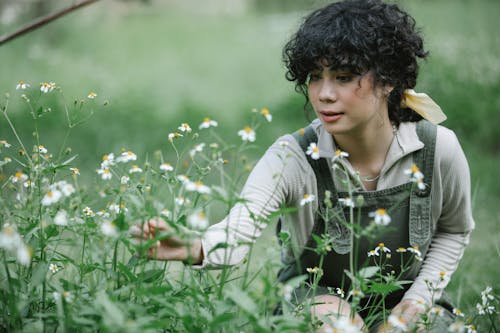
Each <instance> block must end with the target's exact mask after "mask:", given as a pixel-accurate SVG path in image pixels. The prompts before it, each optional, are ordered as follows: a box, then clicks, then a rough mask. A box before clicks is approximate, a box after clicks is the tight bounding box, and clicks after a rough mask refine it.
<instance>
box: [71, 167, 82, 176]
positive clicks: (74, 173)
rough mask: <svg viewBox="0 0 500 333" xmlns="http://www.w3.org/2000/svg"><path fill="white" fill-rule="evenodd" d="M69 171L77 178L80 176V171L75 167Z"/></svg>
mask: <svg viewBox="0 0 500 333" xmlns="http://www.w3.org/2000/svg"><path fill="white" fill-rule="evenodd" d="M69 171H71V174H72V175H74V176H79V175H80V169H78V168H77V167H74V168H69Z"/></svg>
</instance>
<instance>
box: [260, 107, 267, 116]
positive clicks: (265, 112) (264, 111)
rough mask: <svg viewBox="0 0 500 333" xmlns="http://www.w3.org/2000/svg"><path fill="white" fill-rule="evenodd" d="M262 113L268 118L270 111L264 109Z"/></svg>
mask: <svg viewBox="0 0 500 333" xmlns="http://www.w3.org/2000/svg"><path fill="white" fill-rule="evenodd" d="M260 113H261V114H263V115H264V116H267V115H269V110H268V109H266V108H264V109H262V110H260Z"/></svg>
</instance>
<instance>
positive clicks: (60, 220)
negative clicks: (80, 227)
mask: <svg viewBox="0 0 500 333" xmlns="http://www.w3.org/2000/svg"><path fill="white" fill-rule="evenodd" d="M54 224H55V225H60V226H66V225H68V213H67V212H66V211H65V210H64V209H61V210H59V211H58V212H57V214H56V216H55V217H54Z"/></svg>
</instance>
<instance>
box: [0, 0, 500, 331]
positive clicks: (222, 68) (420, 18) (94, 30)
mask: <svg viewBox="0 0 500 333" xmlns="http://www.w3.org/2000/svg"><path fill="white" fill-rule="evenodd" d="M399 3H401V4H402V5H403V6H404V7H405V8H407V9H408V10H409V11H410V13H412V14H413V15H414V17H415V18H416V20H417V23H418V25H419V26H420V27H421V28H422V31H423V33H424V36H425V39H426V45H427V48H428V49H429V51H430V57H429V60H428V61H426V62H425V63H422V67H421V75H420V80H419V83H418V85H417V89H416V90H418V91H423V92H427V93H428V94H429V95H431V96H432V97H433V98H434V99H435V100H436V101H437V102H438V103H439V104H440V105H441V107H442V108H443V110H444V111H445V112H446V113H447V115H448V120H447V121H446V122H445V123H444V125H445V126H447V127H449V128H451V129H453V130H454V131H455V132H456V133H457V135H458V137H459V139H460V142H461V144H462V146H463V148H464V151H465V153H466V156H467V157H468V160H469V163H470V169H471V177H472V187H473V188H472V190H473V209H474V217H475V220H476V230H475V232H474V233H473V235H472V238H471V242H470V245H469V247H468V248H467V250H466V252H465V255H464V257H463V259H462V261H461V263H460V266H459V268H458V270H457V272H456V274H455V275H454V277H453V279H452V281H451V284H450V287H449V288H448V289H449V290H450V294H451V295H452V296H453V298H454V299H455V300H456V301H457V306H459V307H460V308H461V309H463V310H464V311H466V310H471V311H472V309H473V308H474V307H475V304H476V303H477V302H478V301H479V300H480V296H479V294H480V292H481V290H483V289H484V288H485V286H488V285H489V286H492V287H493V288H494V289H495V290H496V291H497V293H498V292H499V291H500V279H499V276H500V211H499V210H498V208H497V207H498V206H497V205H498V201H499V200H500V178H499V177H498V175H497V174H496V172H497V170H498V165H500V155H499V153H500V146H499V145H498V142H499V139H498V138H499V137H500V127H499V126H498V124H499V123H500V112H499V109H500V94H499V92H500V57H499V55H500V38H499V36H498V33H497V32H498V31H499V30H500V23H498V18H497V16H498V13H499V12H500V2H498V1H493V0H492V1H487V0H478V1H472V0H468V1H467V0H457V1H453V0H439V1H430V0H426V1H423V0H421V1H417V0H414V1H402V0H401V1H399ZM278 7H279V6H278ZM221 8H222V7H221ZM265 9H266V6H261V7H259V6H251V5H249V7H248V8H246V9H244V10H243V9H242V10H237V9H234V10H233V11H225V10H222V9H220V10H210V7H209V6H205V5H200V6H197V5H196V4H195V2H194V1H191V2H189V1H188V2H185V3H183V2H171V3H169V4H164V3H162V4H160V3H156V2H153V4H151V5H147V4H140V3H136V2H107V1H102V2H99V3H97V4H95V5H92V6H90V7H89V8H85V9H83V10H80V11H77V12H75V13H73V14H71V15H69V16H67V17H64V18H62V19H61V20H59V21H56V22H54V23H52V24H50V25H48V26H46V27H44V28H42V29H40V30H37V31H35V32H32V33H30V34H28V35H26V36H23V37H21V38H18V39H16V40H15V41H13V42H10V43H8V44H5V45H3V46H1V47H0V64H1V65H0V68H1V71H0V77H1V80H0V93H2V94H1V96H2V97H1V98H2V99H3V96H4V93H9V95H10V98H9V115H10V117H11V119H12V121H13V123H14V125H15V127H16V129H17V130H18V132H19V134H20V136H22V137H23V140H25V144H27V146H28V147H30V146H32V145H33V144H34V143H35V138H34V137H33V135H32V133H33V132H34V127H33V126H34V124H33V122H32V121H31V120H30V115H29V112H28V110H27V108H26V107H25V106H24V104H23V101H22V99H21V98H20V95H21V92H20V91H16V90H15V86H16V84H17V82H18V81H20V80H23V81H26V82H29V83H31V85H32V86H33V87H37V86H38V84H39V83H40V82H44V81H47V82H52V81H53V82H55V83H56V84H57V85H60V86H61V87H62V90H63V95H64V99H65V101H66V104H67V105H68V106H69V107H70V109H72V108H73V107H74V105H77V106H78V105H79V103H80V100H84V101H85V108H84V111H83V112H87V113H90V112H91V111H90V109H92V108H94V109H95V114H94V115H93V116H92V117H91V118H90V120H89V121H87V122H85V123H83V124H82V125H80V126H78V127H76V128H74V129H73V130H72V132H71V133H70V136H69V139H68V141H67V144H68V146H69V147H71V149H72V152H73V153H76V154H78V157H77V159H76V160H75V162H74V163H75V164H76V165H77V166H78V167H79V168H80V170H81V173H82V177H81V182H82V185H83V186H84V187H88V188H92V187H93V186H95V184H96V182H98V179H97V176H96V174H95V169H97V168H98V167H99V164H100V162H101V157H102V155H104V154H107V153H109V152H117V151H119V150H120V149H122V148H124V149H126V150H132V151H134V152H135V153H136V154H137V155H138V157H139V158H140V159H141V160H145V159H147V158H151V157H152V156H153V155H154V152H155V151H158V150H160V151H161V152H162V153H163V155H164V156H165V157H166V158H167V159H168V158H169V157H171V156H173V151H172V149H171V148H170V145H169V144H168V140H167V135H168V133H170V132H174V131H175V130H176V129H177V127H178V126H179V124H180V123H181V122H188V123H190V124H192V125H193V126H197V124H199V123H200V122H201V121H202V119H203V118H204V117H211V118H213V119H216V120H217V121H218V122H219V129H220V132H221V133H225V137H224V140H226V141H228V142H232V141H238V140H239V137H238V136H237V134H236V133H237V131H238V130H240V129H241V128H243V127H244V126H245V125H247V124H248V122H249V121H250V118H251V115H252V114H251V110H252V108H257V109H260V108H263V107H266V108H268V109H269V110H270V112H271V113H272V115H273V122H272V123H271V124H269V125H266V126H263V127H262V128H261V129H260V131H259V133H258V138H257V141H256V145H255V148H254V149H253V150H251V151H250V152H249V155H250V157H251V158H254V159H255V158H258V156H260V155H261V154H262V153H263V152H264V151H265V149H266V148H267V146H268V145H269V144H270V143H272V142H273V141H274V140H275V139H276V138H277V137H279V136H280V135H282V134H285V133H289V132H291V131H294V130H295V129H297V128H299V127H302V126H304V124H306V120H305V117H304V116H303V112H302V103H303V101H302V98H301V97H300V96H298V95H297V94H296V93H295V92H294V89H293V86H292V84H291V83H289V82H287V81H286V80H285V78H284V67H283V65H282V63H281V48H282V46H283V45H284V43H285V42H286V40H287V38H288V37H289V36H290V35H291V33H292V32H293V31H294V29H295V28H296V26H297V24H298V23H299V22H300V19H301V17H302V16H303V14H304V12H302V11H296V10H279V9H277V8H270V9H269V8H267V10H265ZM15 26H16V24H12V25H10V26H5V25H4V26H2V25H0V34H3V33H6V32H7V31H11V30H12V29H13V28H14V27H15ZM34 90H36V89H34ZM91 91H94V92H96V93H97V98H96V99H95V100H93V101H91V102H89V101H88V99H87V97H86V96H87V95H88V93H90V92H91ZM36 96H37V94H33V96H32V97H31V98H36ZM40 98H41V99H40V101H41V104H42V105H45V106H46V107H50V108H51V110H52V111H51V112H48V113H45V114H44V115H43V116H42V117H41V118H39V121H38V124H37V126H38V131H39V132H40V142H41V143H43V144H44V145H45V146H46V147H47V148H48V149H49V150H50V151H58V150H59V149H60V147H61V142H62V141H63V139H64V137H65V135H66V133H67V126H66V123H65V115H64V105H63V104H62V103H61V102H60V100H61V99H60V98H55V97H52V96H51V95H43V96H41V97H40ZM3 104H4V101H3V100H1V102H0V105H3ZM103 104H106V105H105V106H104V105H103ZM83 116H85V113H84V114H83ZM0 140H7V141H8V142H10V143H13V144H14V145H15V142H16V140H15V138H14V136H13V134H12V132H11V131H10V129H9V127H8V124H7V123H6V121H5V119H4V118H2V119H0ZM15 171H16V169H15V167H14V166H12V167H11V166H6V167H4V168H3V170H2V169H0V172H3V174H5V175H7V176H8V175H9V174H12V173H14V172H15ZM2 182H3V180H2ZM221 217H222V215H221V213H218V212H216V210H214V212H212V214H211V218H212V219H213V220H214V221H213V222H215V221H216V220H218V219H219V218H221ZM2 223H3V221H2ZM269 244H272V249H276V248H277V244H276V240H275V239H274V235H273V228H272V227H269V228H268V229H267V230H266V232H265V234H264V236H263V237H262V239H260V240H259V241H258V244H257V248H256V250H255V251H260V252H258V253H261V254H262V255H263V256H266V251H270V250H269ZM256 257H259V255H257V256H256ZM259 265H260V264H259V262H255V263H252V267H253V269H258V268H259V267H260V266H259ZM497 323H498V319H497ZM497 326H498V325H497Z"/></svg>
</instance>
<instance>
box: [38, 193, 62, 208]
mask: <svg viewBox="0 0 500 333" xmlns="http://www.w3.org/2000/svg"><path fill="white" fill-rule="evenodd" d="M62 196H63V195H62V193H61V191H58V190H49V191H48V192H47V193H46V194H45V196H44V197H43V198H42V206H50V205H52V204H55V203H56V202H58V201H59V199H61V198H62Z"/></svg>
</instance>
